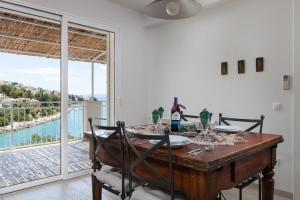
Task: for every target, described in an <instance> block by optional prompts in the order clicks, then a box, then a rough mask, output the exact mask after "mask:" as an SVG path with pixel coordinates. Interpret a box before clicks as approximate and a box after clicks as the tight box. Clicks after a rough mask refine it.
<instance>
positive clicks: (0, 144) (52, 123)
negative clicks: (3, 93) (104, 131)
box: [0, 101, 107, 150]
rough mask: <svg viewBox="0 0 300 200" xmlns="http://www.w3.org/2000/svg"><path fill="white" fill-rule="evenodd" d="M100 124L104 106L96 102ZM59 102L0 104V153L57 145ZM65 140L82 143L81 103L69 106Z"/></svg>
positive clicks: (105, 104) (58, 139)
mask: <svg viewBox="0 0 300 200" xmlns="http://www.w3.org/2000/svg"><path fill="white" fill-rule="evenodd" d="M100 104H101V111H100V112H99V113H101V116H100V118H103V120H102V123H105V121H106V118H107V102H104V101H102V102H100ZM60 109H61V106H60V102H34V103H26V102H25V103H16V102H13V103H12V102H11V103H10V104H4V106H3V107H2V108H0V150H5V149H10V148H23V147H29V146H33V145H44V144H51V143H57V142H59V141H60V138H61V128H60V127H61V126H60V118H61V117H60ZM68 109H69V113H68V128H69V133H68V138H69V140H70V141H72V140H82V139H83V129H84V128H83V123H84V120H86V119H84V102H82V101H77V102H74V101H71V102H69V108H68Z"/></svg>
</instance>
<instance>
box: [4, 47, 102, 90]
mask: <svg viewBox="0 0 300 200" xmlns="http://www.w3.org/2000/svg"><path fill="white" fill-rule="evenodd" d="M94 74H95V94H106V88H107V86H106V74H107V67H106V65H103V64H98V63H97V64H95V68H94ZM68 78H69V94H77V95H90V94H91V93H92V92H91V63H87V62H78V61H69V77H68ZM0 80H3V81H11V82H18V83H22V84H24V85H26V86H32V87H41V88H43V89H47V90H56V91H60V60H59V59H50V58H43V57H37V56H24V55H16V54H9V53H0Z"/></svg>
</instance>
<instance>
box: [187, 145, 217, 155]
mask: <svg viewBox="0 0 300 200" xmlns="http://www.w3.org/2000/svg"><path fill="white" fill-rule="evenodd" d="M213 148H214V146H213V145H209V146H206V147H204V149H202V150H199V151H195V152H193V153H191V155H192V156H198V155H199V154H201V153H203V152H204V151H211V150H212V149H213Z"/></svg>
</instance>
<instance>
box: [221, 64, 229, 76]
mask: <svg viewBox="0 0 300 200" xmlns="http://www.w3.org/2000/svg"><path fill="white" fill-rule="evenodd" d="M221 74H222V75H227V74H228V62H222V63H221Z"/></svg>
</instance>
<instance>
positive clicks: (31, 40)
mask: <svg viewBox="0 0 300 200" xmlns="http://www.w3.org/2000/svg"><path fill="white" fill-rule="evenodd" d="M68 37H69V40H68V43H69V44H68V46H69V60H75V61H84V62H91V63H102V64H106V63H107V35H106V34H103V33H100V32H97V31H93V30H91V29H89V28H81V27H77V26H75V25H74V26H73V25H71V26H70V27H69V31H68ZM0 52H6V53H13V54H21V55H30V56H42V57H46V58H56V59H59V58H60V54H61V25H60V22H56V21H53V20H44V19H39V18H35V17H34V18H33V17H32V18H31V17H28V16H26V15H24V16H23V15H22V16H21V15H17V14H15V13H6V12H0Z"/></svg>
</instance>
